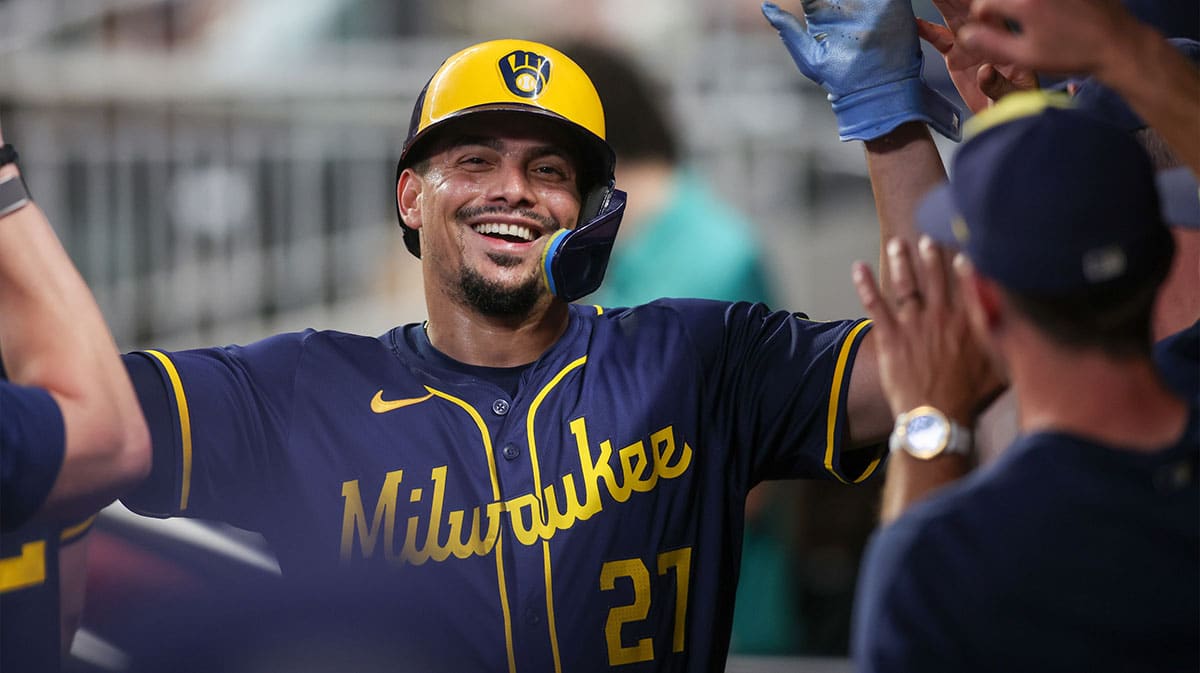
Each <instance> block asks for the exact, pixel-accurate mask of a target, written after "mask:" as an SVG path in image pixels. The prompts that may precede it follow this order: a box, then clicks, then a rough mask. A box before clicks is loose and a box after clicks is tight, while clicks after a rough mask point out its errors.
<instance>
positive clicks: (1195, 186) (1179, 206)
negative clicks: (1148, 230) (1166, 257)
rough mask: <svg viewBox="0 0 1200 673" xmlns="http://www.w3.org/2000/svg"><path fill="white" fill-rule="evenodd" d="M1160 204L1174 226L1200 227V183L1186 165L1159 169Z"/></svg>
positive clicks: (1167, 218)
mask: <svg viewBox="0 0 1200 673" xmlns="http://www.w3.org/2000/svg"><path fill="white" fill-rule="evenodd" d="M1156 180H1157V181H1158V204H1159V209H1160V210H1161V211H1162V218H1163V221H1164V222H1166V223H1167V224H1168V225H1170V226H1172V227H1181V228H1184V229H1200V183H1198V182H1197V181H1196V175H1195V173H1192V171H1191V170H1190V169H1188V168H1187V167H1186V166H1183V167H1180V168H1172V169H1170V170H1166V171H1159V173H1158V175H1157V177H1156Z"/></svg>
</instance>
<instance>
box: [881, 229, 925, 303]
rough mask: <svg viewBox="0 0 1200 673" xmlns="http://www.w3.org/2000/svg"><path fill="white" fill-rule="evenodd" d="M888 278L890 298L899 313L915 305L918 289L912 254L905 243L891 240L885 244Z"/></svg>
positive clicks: (894, 239)
mask: <svg viewBox="0 0 1200 673" xmlns="http://www.w3.org/2000/svg"><path fill="white" fill-rule="evenodd" d="M887 257H888V277H889V278H890V279H891V286H892V298H893V300H894V301H895V302H896V311H897V313H899V312H900V311H902V310H904V309H905V308H908V307H911V306H913V305H915V304H916V302H915V301H913V300H914V299H917V298H919V292H920V288H919V287H918V286H917V278H916V275H915V274H914V270H913V264H912V252H911V250H909V244H908V242H907V241H905V240H903V239H900V238H893V239H892V240H890V241H888V244H887Z"/></svg>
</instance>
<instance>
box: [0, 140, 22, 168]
mask: <svg viewBox="0 0 1200 673" xmlns="http://www.w3.org/2000/svg"><path fill="white" fill-rule="evenodd" d="M19 158H21V155H19V154H17V148H15V147H13V146H12V145H11V144H9V143H5V144H3V145H0V166H3V165H5V164H15V163H17V159H19Z"/></svg>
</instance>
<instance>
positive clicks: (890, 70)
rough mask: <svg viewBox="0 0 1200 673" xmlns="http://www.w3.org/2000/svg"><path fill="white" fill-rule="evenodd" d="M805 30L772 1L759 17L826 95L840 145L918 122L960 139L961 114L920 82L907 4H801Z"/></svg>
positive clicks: (827, 0) (878, 0)
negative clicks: (762, 17)
mask: <svg viewBox="0 0 1200 673" xmlns="http://www.w3.org/2000/svg"><path fill="white" fill-rule="evenodd" d="M801 4H802V5H803V7H804V18H805V19H806V20H807V23H808V26H807V28H806V27H805V26H804V25H803V24H802V23H801V22H800V21H799V20H798V19H797V18H796V17H794V16H792V15H791V14H789V13H788V12H786V11H784V10H782V9H780V8H779V7H778V6H776V5H775V4H773V3H770V2H764V3H763V6H762V12H763V16H765V17H767V21H769V22H770V23H771V25H772V26H774V27H775V30H777V31H779V37H780V38H782V39H783V44H784V46H786V47H787V50H788V52H789V53H790V54H791V55H792V60H793V61H795V62H796V65H797V66H799V68H800V72H801V73H803V74H804V76H805V77H807V78H809V79H811V80H812V81H814V82H816V83H817V84H819V85H821V87H822V88H824V89H825V90H826V91H828V92H829V101H830V102H831V103H833V113H834V115H836V116H837V121H838V136H839V137H840V138H841V139H842V140H874V139H876V138H879V137H881V136H884V135H887V134H888V133H890V132H891V131H893V130H895V129H896V127H898V126H900V125H901V124H903V123H905V122H910V121H922V122H925V123H926V124H929V125H930V126H931V127H933V129H934V130H936V131H937V132H938V133H941V134H942V135H944V136H946V137H947V138H950V139H951V140H959V139H960V138H961V137H962V130H961V122H962V113H961V112H960V111H959V109H958V107H956V106H955V105H954V104H953V103H951V102H950V101H949V100H947V99H946V98H945V97H944V96H942V95H941V94H939V93H938V92H936V91H934V90H933V89H931V88H929V86H928V85H927V84H925V81H924V80H922V79H921V62H922V56H921V43H920V39H919V38H918V37H917V23H916V19H915V18H914V17H913V12H912V5H911V4H910V0H801Z"/></svg>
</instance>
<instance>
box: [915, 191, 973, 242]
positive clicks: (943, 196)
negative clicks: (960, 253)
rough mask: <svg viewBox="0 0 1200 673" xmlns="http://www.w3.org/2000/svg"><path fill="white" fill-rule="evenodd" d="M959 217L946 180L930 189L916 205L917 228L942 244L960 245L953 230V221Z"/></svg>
mask: <svg viewBox="0 0 1200 673" xmlns="http://www.w3.org/2000/svg"><path fill="white" fill-rule="evenodd" d="M960 217H961V215H959V212H958V208H957V207H956V206H955V205H954V195H953V194H952V193H951V191H950V183H948V182H943V183H942V184H940V185H938V186H937V187H934V188H933V189H931V190H930V191H929V193H928V194H926V195H925V198H924V199H922V200H921V203H920V205H918V206H917V214H916V220H917V228H918V229H920V230H921V232H923V233H925V234H926V235H928V236H929V237H930V238H932V239H933V240H935V241H937V242H938V243H941V244H942V245H951V246H954V247H956V248H959V247H962V244H963V242H962V241H960V240H959V238H958V236H957V235H955V231H954V229H955V226H954V222H955V221H956V220H958V219H959V218H960Z"/></svg>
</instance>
